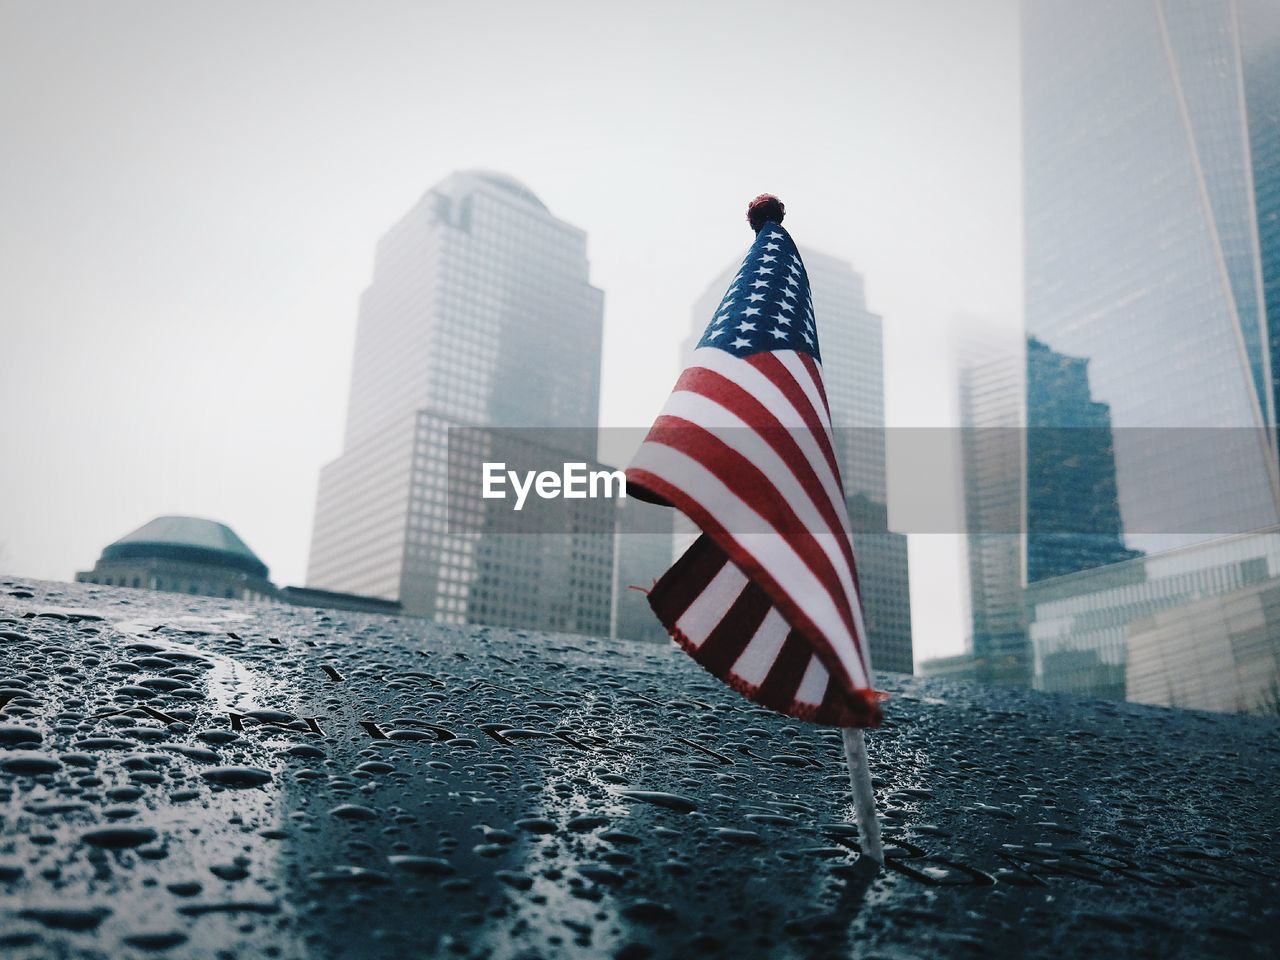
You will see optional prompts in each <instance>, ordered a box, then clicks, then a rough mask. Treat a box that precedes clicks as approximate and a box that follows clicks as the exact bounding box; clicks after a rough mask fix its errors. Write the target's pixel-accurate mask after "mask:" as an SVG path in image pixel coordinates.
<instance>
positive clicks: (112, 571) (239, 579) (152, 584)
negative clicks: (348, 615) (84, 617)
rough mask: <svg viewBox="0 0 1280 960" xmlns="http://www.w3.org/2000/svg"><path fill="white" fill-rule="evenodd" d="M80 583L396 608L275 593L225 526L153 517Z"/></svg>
mask: <svg viewBox="0 0 1280 960" xmlns="http://www.w3.org/2000/svg"><path fill="white" fill-rule="evenodd" d="M76 580H77V581H79V582H80V583H100V584H103V585H104V586H108V587H134V588H137V589H141V590H162V591H165V592H167V593H186V594H191V595H194V596H200V597H221V598H223V599H226V600H249V601H254V602H259V603H288V604H292V605H294V606H303V607H320V608H324V609H333V610H361V611H365V612H369V613H399V612H400V605H399V604H398V603H395V602H391V601H387V600H379V599H377V598H375V597H364V596H357V595H354V594H346V593H336V592H332V591H323V590H307V589H305V588H303V587H283V588H277V587H276V586H275V585H274V584H273V583H272V582H271V581H270V580H269V579H268V570H267V565H266V564H265V563H263V562H262V561H261V560H260V559H258V555H257V554H255V553H254V552H253V551H252V550H250V549H249V547H248V546H247V545H246V544H245V542H244V541H243V540H241V539H240V538H239V537H238V536H237V535H236V532H235V531H234V530H232V529H231V528H230V527H228V526H227V525H226V524H225V523H218V522H217V521H215V520H205V519H203V518H201V517H156V518H155V519H154V520H152V521H150V522H149V523H145V524H143V525H142V526H141V527H139V528H138V529H137V530H135V531H133V532H132V533H130V534H127V535H126V536H123V537H121V538H120V539H119V540H116V541H115V542H114V543H110V544H108V545H107V546H106V547H104V548H103V551H102V555H101V556H100V557H99V558H98V562H97V563H96V564H95V565H94V567H93V569H92V570H87V571H84V572H83V573H77V574H76Z"/></svg>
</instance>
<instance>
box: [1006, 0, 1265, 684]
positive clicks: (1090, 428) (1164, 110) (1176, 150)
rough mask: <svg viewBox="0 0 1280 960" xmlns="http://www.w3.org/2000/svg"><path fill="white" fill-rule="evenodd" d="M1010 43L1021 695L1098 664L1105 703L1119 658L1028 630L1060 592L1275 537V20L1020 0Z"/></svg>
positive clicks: (1052, 632)
mask: <svg viewBox="0 0 1280 960" xmlns="http://www.w3.org/2000/svg"><path fill="white" fill-rule="evenodd" d="M1022 41H1023V135H1024V144H1023V146H1024V191H1025V204H1024V216H1025V223H1024V226H1025V245H1026V272H1025V282H1026V290H1025V293H1026V315H1025V319H1026V331H1027V335H1028V341H1029V348H1028V357H1027V367H1026V372H1027V384H1026V391H1027V393H1026V396H1027V406H1028V417H1029V418H1030V417H1031V415H1032V413H1033V411H1034V412H1036V415H1037V418H1038V419H1037V421H1036V423H1034V424H1033V423H1030V421H1029V424H1028V425H1029V427H1030V429H1029V430H1028V439H1027V454H1026V460H1027V465H1028V474H1027V491H1026V504H1027V514H1026V524H1027V533H1028V544H1029V546H1028V557H1027V570H1026V574H1027V580H1028V582H1029V583H1030V584H1031V587H1032V589H1031V596H1030V601H1031V602H1030V605H1029V608H1030V609H1031V611H1032V619H1033V621H1035V622H1033V623H1032V627H1031V632H1032V636H1033V639H1035V638H1038V639H1037V640H1036V642H1037V669H1038V675H1037V676H1038V680H1039V681H1040V682H1042V683H1043V684H1044V685H1047V686H1050V687H1051V688H1055V689H1063V688H1064V687H1063V686H1062V685H1055V683H1054V681H1053V680H1052V678H1051V677H1046V676H1045V671H1049V672H1052V671H1051V669H1050V665H1051V663H1052V662H1054V661H1052V660H1050V659H1048V657H1049V656H1050V655H1052V657H1054V658H1056V662H1059V663H1064V664H1065V663H1067V662H1068V661H1070V660H1071V657H1073V656H1074V657H1076V658H1077V659H1081V658H1083V659H1082V660H1081V662H1082V663H1083V661H1084V660H1088V659H1089V658H1091V657H1092V658H1093V659H1097V658H1098V657H1099V656H1100V657H1102V660H1103V661H1105V665H1106V669H1103V670H1101V672H1100V673H1099V674H1098V675H1099V676H1102V675H1104V674H1106V675H1107V679H1106V681H1105V685H1106V686H1107V687H1108V688H1109V689H1110V690H1112V691H1115V690H1119V691H1120V694H1119V695H1121V696H1122V695H1123V690H1124V681H1123V668H1124V652H1123V649H1122V648H1120V647H1117V646H1116V644H1115V643H1110V642H1109V645H1106V646H1105V649H1103V648H1102V647H1097V646H1096V645H1091V643H1092V642H1091V641H1090V640H1089V638H1088V637H1087V636H1086V635H1085V634H1083V633H1081V634H1078V635H1076V634H1073V633H1072V631H1071V629H1068V628H1066V627H1064V626H1063V624H1064V623H1065V622H1066V621H1063V620H1061V619H1060V618H1059V619H1055V620H1054V622H1053V624H1052V625H1048V624H1047V623H1046V622H1045V621H1044V619H1043V618H1045V617H1051V616H1052V611H1051V609H1050V607H1051V606H1052V605H1053V604H1061V603H1066V602H1067V600H1066V598H1065V596H1064V595H1063V594H1062V591H1063V590H1066V589H1067V588H1068V587H1070V588H1071V590H1074V591H1075V593H1074V594H1073V596H1077V597H1078V598H1080V602H1082V603H1083V602H1085V601H1084V599H1083V596H1084V595H1083V593H1081V591H1089V590H1092V589H1093V585H1096V584H1098V583H1100V581H1098V580H1097V578H1095V577H1092V576H1090V575H1089V574H1088V571H1090V570H1094V569H1097V568H1099V567H1101V566H1106V565H1109V564H1113V563H1116V561H1118V560H1122V559H1123V556H1124V553H1123V551H1124V550H1137V551H1142V552H1145V553H1147V554H1149V555H1151V556H1149V557H1148V560H1150V559H1151V558H1152V557H1153V556H1155V555H1158V554H1159V553H1161V552H1162V551H1167V550H1171V549H1180V548H1183V547H1185V546H1187V545H1188V544H1195V543H1197V542H1203V541H1206V540H1207V539H1210V538H1212V537H1213V536H1215V535H1221V534H1236V533H1242V532H1245V531H1249V530H1260V529H1264V528H1270V527H1273V526H1274V525H1275V524H1276V523H1277V520H1280V510H1278V508H1277V503H1278V499H1280V498H1278V496H1277V492H1278V491H1280V470H1278V467H1280V461H1278V459H1277V444H1276V432H1275V430H1276V408H1277V399H1276V398H1277V381H1276V379H1275V372H1276V371H1278V370H1280V356H1278V355H1277V353H1278V348H1280V340H1277V330H1280V313H1278V312H1277V309H1276V308H1277V296H1276V286H1275V284H1276V279H1277V270H1278V269H1280V257H1277V236H1278V231H1280V224H1277V222H1276V216H1277V211H1278V208H1280V150H1277V149H1276V147H1277V141H1278V140H1280V133H1278V131H1280V121H1278V116H1277V109H1278V108H1277V101H1278V100H1280V82H1277V81H1278V79H1280V65H1278V60H1277V58H1278V57H1280V4H1277V3H1274V2H1271V0H1151V2H1142V3H1133V2H1127V0H1036V2H1030V3H1025V4H1023V8H1022ZM1104 421H1109V424H1108V423H1106V422H1104ZM1071 430H1079V431H1080V436H1079V437H1075V438H1074V439H1073V438H1072V437H1071V436H1070V431H1071ZM1108 433H1110V434H1111V438H1110V440H1108V439H1107V437H1106V435H1107V434H1108ZM1073 444H1075V445H1076V446H1080V445H1081V444H1083V446H1081V447H1080V449H1075V448H1074V447H1073V446H1072V445H1073ZM1055 461H1056V463H1057V464H1058V468H1057V472H1056V473H1055V472H1054V471H1053V470H1048V471H1047V472H1046V464H1049V463H1051V462H1055ZM1072 470H1074V471H1075V476H1074V477H1072V476H1068V475H1067V474H1066V473H1064V472H1063V471H1067V472H1068V473H1069V472H1070V471H1072ZM1085 474H1087V476H1085ZM1104 474H1106V476H1104ZM1037 483H1039V484H1040V488H1039V489H1036V488H1035V486H1036V484H1037ZM1113 501H1114V502H1113ZM1103 514H1114V520H1115V523H1114V525H1111V524H1109V523H1108V522H1107V517H1106V516H1104V515H1103ZM1073 518H1075V520H1074V521H1073ZM1077 521H1078V523H1079V526H1080V527H1081V529H1079V530H1075V531H1072V530H1070V529H1065V530H1064V524H1065V525H1066V526H1067V527H1070V526H1071V524H1072V523H1073V522H1077ZM1109 526H1110V527H1111V529H1108V527H1109ZM1047 533H1048V534H1052V535H1051V536H1045V534H1047ZM1199 555H1200V554H1197V553H1196V552H1195V551H1192V552H1190V553H1182V554H1179V556H1181V557H1182V558H1183V562H1191V560H1192V559H1194V558H1195V557H1196V556H1199ZM1189 558H1190V559H1189ZM1121 566H1122V567H1123V571H1124V574H1123V575H1124V576H1125V577H1132V576H1139V577H1141V576H1142V575H1143V571H1149V570H1154V569H1155V567H1154V566H1152V564H1151V563H1149V562H1147V560H1133V561H1129V562H1128V563H1125V564H1122V565H1121ZM1117 575H1119V574H1117ZM1055 578H1058V579H1057V580H1055ZM1124 589H1126V590H1132V589H1134V588H1133V587H1132V585H1131V584H1126V585H1125V588H1124ZM1118 595H1119V594H1118ZM1051 597H1052V598H1053V600H1052V602H1050V599H1049V598H1051ZM1094 601H1095V602H1094V606H1091V607H1090V608H1089V609H1090V610H1091V611H1092V617H1093V619H1094V620H1095V621H1097V620H1098V619H1099V618H1101V619H1103V620H1107V621H1108V622H1109V623H1111V625H1112V626H1113V627H1117V625H1118V624H1119V620H1122V619H1123V618H1124V616H1126V614H1125V613H1124V611H1123V610H1121V609H1116V610H1111V608H1106V609H1105V610H1104V609H1103V607H1105V603H1104V602H1103V597H1102V594H1099V595H1098V596H1096V597H1095V598H1094ZM1098 603H1102V604H1103V607H1099V606H1097V604H1098ZM1126 609H1130V610H1133V609H1135V608H1132V607H1129V608H1126ZM1113 614H1114V616H1113ZM1117 618H1119V619H1117ZM1085 619H1086V620H1087V619H1088V618H1085ZM1077 622H1078V623H1083V622H1084V620H1079V621H1077ZM1050 636H1052V638H1053V639H1052V644H1053V648H1052V650H1049V649H1048V648H1045V649H1040V646H1039V645H1040V643H1041V641H1045V642H1048V641H1047V638H1048V637H1050ZM1116 671H1119V672H1118V673H1116ZM1077 673H1080V671H1077ZM1080 675H1083V674H1082V673H1081V674H1080ZM1071 688H1072V689H1077V690H1080V689H1081V688H1080V687H1079V686H1078V685H1076V684H1074V683H1073V684H1072V685H1071Z"/></svg>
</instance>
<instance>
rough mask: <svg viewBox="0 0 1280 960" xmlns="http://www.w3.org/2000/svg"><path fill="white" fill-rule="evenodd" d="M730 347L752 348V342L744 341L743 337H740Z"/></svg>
mask: <svg viewBox="0 0 1280 960" xmlns="http://www.w3.org/2000/svg"><path fill="white" fill-rule="evenodd" d="M729 346H731V347H749V346H751V341H750V340H743V339H742V338H741V337H739V338H738V339H737V340H735V341H733V343H731V344H729Z"/></svg>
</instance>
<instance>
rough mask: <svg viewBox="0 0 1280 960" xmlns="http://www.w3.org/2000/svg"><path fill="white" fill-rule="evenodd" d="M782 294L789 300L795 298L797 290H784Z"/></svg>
mask: <svg viewBox="0 0 1280 960" xmlns="http://www.w3.org/2000/svg"><path fill="white" fill-rule="evenodd" d="M782 295H783V296H784V297H786V298H788V299H789V300H794V299H795V298H796V292H795V291H794V290H783V291H782Z"/></svg>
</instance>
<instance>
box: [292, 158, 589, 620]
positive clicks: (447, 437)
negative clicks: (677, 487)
mask: <svg viewBox="0 0 1280 960" xmlns="http://www.w3.org/2000/svg"><path fill="white" fill-rule="evenodd" d="M602 326H603V295H602V293H601V291H600V290H598V289H596V288H595V287H593V286H591V284H590V282H589V279H588V262H587V256H586V235H585V234H584V233H583V232H582V231H581V230H579V229H578V228H576V227H574V226H571V225H570V224H567V223H565V222H563V221H561V220H558V219H557V218H556V217H554V216H553V215H552V214H551V213H550V212H549V211H548V210H547V208H546V207H545V206H544V205H543V203H542V202H541V201H540V200H539V199H538V198H537V197H536V196H534V194H533V193H532V192H531V191H530V190H529V189H528V188H527V187H525V186H523V185H522V184H520V183H518V182H517V181H515V180H513V179H511V178H510V177H507V176H504V175H501V174H496V173H490V172H484V171H468V172H464V173H455V174H453V175H452V176H450V177H447V178H446V179H445V180H443V181H442V182H440V183H439V184H437V185H436V186H435V187H433V188H432V189H430V190H428V191H427V192H426V194H425V195H424V196H423V197H422V199H421V200H419V202H418V203H417V204H416V205H415V206H414V207H413V209H412V210H410V211H409V212H408V213H407V214H406V215H405V216H404V217H403V218H401V220H400V221H399V222H398V223H397V224H396V225H395V226H393V227H392V228H391V230H390V231H388V232H387V234H386V235H385V236H384V237H383V238H382V239H381V240H380V241H379V243H378V249H377V254H376V257H375V261H374V275H373V281H372V283H371V284H370V285H369V287H368V289H366V290H365V292H364V294H363V296H362V297H361V301H360V313H359V321H358V326H357V333H356V348H355V361H354V364H353V370H352V377H351V395H350V403H349V406H348V413H347V427H346V438H345V442H344V445H343V452H342V454H341V455H340V456H339V457H338V458H337V459H336V460H335V461H333V462H332V463H330V464H328V465H327V466H326V467H324V469H323V470H322V472H321V477H320V489H319V494H318V497H317V503H316V519H315V527H314V532H313V536H312V544H311V557H310V564H309V569H308V583H309V585H311V586H316V587H322V588H326V589H334V590H346V591H351V592H358V593H365V594H370V595H374V596H381V597H386V598H389V599H398V600H399V601H400V602H401V604H402V606H403V607H404V609H405V610H406V612H409V613H416V614H422V615H428V616H433V617H435V618H436V619H440V620H444V621H450V622H485V623H496V624H502V625H509V626H529V627H540V628H546V629H554V630H575V631H579V632H590V633H597V634H601V635H603V634H605V633H607V632H608V629H609V608H610V602H611V586H610V578H611V573H612V553H613V546H612V529H613V509H614V507H613V504H612V502H610V501H592V500H584V501H579V502H578V503H579V504H580V506H576V507H575V508H574V510H573V511H570V512H571V513H572V516H568V515H566V516H567V521H566V524H567V525H566V527H565V529H564V530H563V532H555V533H551V532H545V531H543V532H539V533H537V534H532V533H520V532H515V531H513V530H511V529H510V528H509V525H508V524H507V522H506V521H505V520H504V518H503V517H502V516H501V515H500V513H499V511H502V510H507V511H509V509H510V507H509V506H508V505H506V504H505V502H504V503H495V502H492V501H490V502H484V501H481V500H480V498H479V497H478V496H469V495H468V496H464V495H463V494H464V493H465V492H468V491H469V492H470V493H478V489H479V483H478V478H477V477H470V476H468V477H462V476H459V475H458V470H459V468H460V466H461V465H463V464H474V463H477V462H478V461H480V460H484V459H493V460H501V459H503V458H504V457H506V456H514V457H517V458H520V457H526V458H527V457H535V458H536V456H537V455H538V451H539V450H540V449H542V448H547V449H549V450H553V451H556V452H557V453H559V454H560V455H562V456H563V457H564V458H565V459H571V460H588V461H589V460H592V459H593V458H594V456H595V450H596V428H597V425H598V406H599V393H600V341H601V334H602ZM477 428H499V429H497V430H495V431H487V430H483V429H477ZM508 428H543V429H541V430H537V431H531V430H528V429H524V430H523V432H518V431H516V430H514V429H508Z"/></svg>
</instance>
